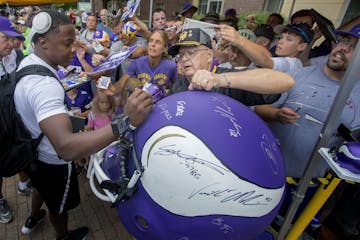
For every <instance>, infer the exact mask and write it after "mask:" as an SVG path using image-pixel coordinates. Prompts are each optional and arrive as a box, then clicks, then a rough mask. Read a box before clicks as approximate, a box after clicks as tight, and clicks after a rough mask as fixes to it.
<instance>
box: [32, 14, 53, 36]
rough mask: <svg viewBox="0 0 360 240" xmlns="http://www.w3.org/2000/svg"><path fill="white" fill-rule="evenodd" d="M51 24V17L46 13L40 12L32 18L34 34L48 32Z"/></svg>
mask: <svg viewBox="0 0 360 240" xmlns="http://www.w3.org/2000/svg"><path fill="white" fill-rule="evenodd" d="M51 24H52V20H51V16H50V14H48V13H47V12H40V13H38V14H36V15H35V16H34V19H33V22H32V28H33V29H34V32H35V33H38V34H44V33H46V32H47V31H49V29H50V27H51Z"/></svg>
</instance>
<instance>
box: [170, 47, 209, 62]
mask: <svg viewBox="0 0 360 240" xmlns="http://www.w3.org/2000/svg"><path fill="white" fill-rule="evenodd" d="M208 50H209V49H205V48H195V49H191V50H187V51H184V52H179V54H177V55H176V56H175V60H176V61H177V62H180V61H183V60H184V57H187V58H189V59H190V58H192V57H194V56H195V54H196V53H198V52H200V51H208Z"/></svg>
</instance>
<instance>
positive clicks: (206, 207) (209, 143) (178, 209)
mask: <svg viewBox="0 0 360 240" xmlns="http://www.w3.org/2000/svg"><path fill="white" fill-rule="evenodd" d="M133 146H134V148H133V150H132V151H131V153H130V154H129V155H130V159H129V161H128V170H127V172H128V173H130V174H131V173H132V172H133V171H134V170H135V169H138V167H137V166H136V165H137V164H136V163H137V162H138V163H140V165H141V166H140V168H141V169H142V170H143V172H142V175H141V177H140V180H139V181H138V182H137V184H136V185H137V190H136V192H135V193H134V194H133V196H131V197H130V198H129V199H127V200H125V201H123V202H121V203H120V204H119V205H118V206H117V211H118V215H119V217H120V219H121V221H122V223H123V224H124V225H125V227H126V228H127V230H128V231H129V232H130V233H131V234H132V235H133V236H134V237H135V238H136V239H189V240H191V239H254V238H255V237H256V236H258V235H259V234H260V233H262V232H263V231H264V230H265V228H266V227H267V226H268V225H269V224H270V223H271V221H272V220H273V219H274V217H275V216H276V214H277V211H278V209H279V207H280V205H281V202H282V199H283V193H284V188H285V170H284V163H283V159H282V155H281V152H280V149H279V146H278V141H277V140H276V138H275V137H274V136H273V135H272V133H271V131H270V130H269V129H268V128H267V126H266V124H265V123H264V122H263V121H262V120H261V119H260V118H259V117H258V116H257V115H256V114H254V113H253V112H252V111H251V110H249V109H248V108H247V107H246V106H243V105H242V104H240V103H239V102H237V101H236V100H234V99H231V98H229V97H227V96H224V95H221V94H217V93H210V92H200V91H196V92H182V93H177V94H173V95H170V96H167V97H166V98H163V99H161V100H159V101H158V102H157V103H156V104H155V105H154V108H153V111H152V113H151V115H150V116H149V118H148V119H147V121H146V122H145V123H143V125H141V126H140V127H138V128H137V129H136V131H135V132H134V139H133ZM259 166H262V167H260V168H259ZM109 172H110V171H109Z"/></svg>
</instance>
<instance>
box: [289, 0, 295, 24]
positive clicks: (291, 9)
mask: <svg viewBox="0 0 360 240" xmlns="http://www.w3.org/2000/svg"><path fill="white" fill-rule="evenodd" d="M295 2H296V0H292V2H291V7H290V12H289V17H288V19H291V15H292V14H293V12H294V6H295Z"/></svg>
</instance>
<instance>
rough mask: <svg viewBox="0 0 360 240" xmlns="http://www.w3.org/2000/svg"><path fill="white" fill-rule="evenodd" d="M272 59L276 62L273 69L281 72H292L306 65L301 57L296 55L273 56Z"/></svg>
mask: <svg viewBox="0 0 360 240" xmlns="http://www.w3.org/2000/svg"><path fill="white" fill-rule="evenodd" d="M272 60H273V62H274V66H273V68H272V69H273V70H277V71H280V72H290V71H293V70H294V69H297V68H302V67H304V65H303V63H302V62H301V61H300V59H298V58H294V57H273V58H272Z"/></svg>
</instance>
